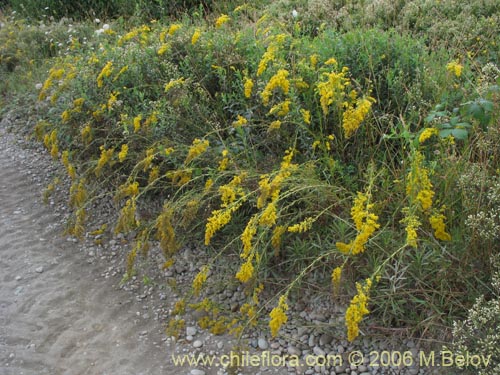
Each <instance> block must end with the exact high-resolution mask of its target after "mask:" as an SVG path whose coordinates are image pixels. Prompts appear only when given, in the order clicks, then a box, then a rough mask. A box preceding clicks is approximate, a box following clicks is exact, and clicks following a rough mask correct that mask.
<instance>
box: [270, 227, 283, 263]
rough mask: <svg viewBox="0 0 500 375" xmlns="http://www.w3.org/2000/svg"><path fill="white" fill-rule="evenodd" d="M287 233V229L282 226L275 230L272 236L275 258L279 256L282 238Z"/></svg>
mask: <svg viewBox="0 0 500 375" xmlns="http://www.w3.org/2000/svg"><path fill="white" fill-rule="evenodd" d="M285 232H286V227H285V226H282V225H277V226H276V227H274V229H273V235H272V236H271V246H272V247H273V248H274V256H276V257H277V256H278V255H279V251H280V247H281V237H282V236H283V234H284V233H285Z"/></svg>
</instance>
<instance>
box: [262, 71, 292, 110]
mask: <svg viewBox="0 0 500 375" xmlns="http://www.w3.org/2000/svg"><path fill="white" fill-rule="evenodd" d="M289 74H290V73H289V72H288V71H287V70H286V69H280V70H278V72H277V73H276V74H275V75H274V76H272V77H271V79H270V80H269V82H268V83H267V85H266V87H265V88H264V91H262V93H261V98H262V103H263V104H264V105H268V104H269V100H270V98H271V95H272V94H273V91H274V90H275V89H277V88H280V89H281V90H282V91H283V94H285V95H288V91H289V90H290V81H289V80H288V79H287V77H288V75H289Z"/></svg>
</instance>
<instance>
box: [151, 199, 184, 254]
mask: <svg viewBox="0 0 500 375" xmlns="http://www.w3.org/2000/svg"><path fill="white" fill-rule="evenodd" d="M173 215H174V211H173V209H172V208H171V207H170V206H169V205H168V204H165V206H163V210H162V212H161V214H160V215H159V216H158V217H157V218H156V222H155V228H156V238H157V239H158V240H159V241H160V247H161V249H162V251H163V255H164V256H165V258H171V257H172V255H173V254H175V252H176V251H177V250H178V249H179V244H178V243H177V240H176V238H175V230H174V227H173V226H172V220H173Z"/></svg>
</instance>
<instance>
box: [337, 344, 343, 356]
mask: <svg viewBox="0 0 500 375" xmlns="http://www.w3.org/2000/svg"><path fill="white" fill-rule="evenodd" d="M344 352H345V348H344V347H343V346H342V345H339V346H337V353H339V354H342V353H344Z"/></svg>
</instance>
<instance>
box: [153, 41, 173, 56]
mask: <svg viewBox="0 0 500 375" xmlns="http://www.w3.org/2000/svg"><path fill="white" fill-rule="evenodd" d="M169 48H170V44H168V43H163V44H162V45H161V46H160V48H158V51H157V52H156V53H157V54H158V56H163V55H164V54H165V52H167V51H168V50H169Z"/></svg>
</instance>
